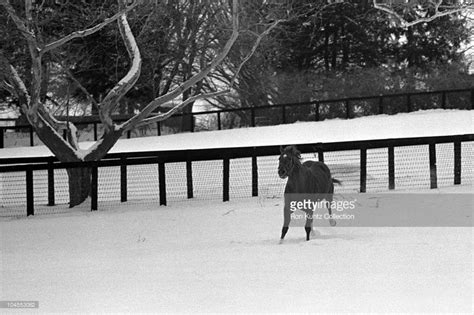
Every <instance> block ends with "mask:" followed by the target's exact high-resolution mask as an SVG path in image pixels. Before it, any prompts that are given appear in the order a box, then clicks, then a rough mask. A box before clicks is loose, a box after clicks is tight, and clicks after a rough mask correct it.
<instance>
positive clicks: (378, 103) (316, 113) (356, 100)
mask: <svg viewBox="0 0 474 315" xmlns="http://www.w3.org/2000/svg"><path fill="white" fill-rule="evenodd" d="M459 93H463V94H465V97H464V99H465V100H464V103H463V104H464V105H463V104H460V103H457V104H450V102H449V96H450V95H453V94H459ZM434 96H435V97H437V100H434V99H432V97H434ZM417 97H423V98H424V101H426V102H427V103H428V104H429V105H426V104H425V105H423V106H421V105H416V99H417ZM394 99H395V103H394V102H393V100H394ZM374 101H375V102H374ZM361 102H362V103H361ZM327 106H329V108H331V107H334V108H336V107H337V106H339V112H338V113H336V114H334V115H333V116H334V117H339V118H346V119H350V118H353V117H355V116H357V115H359V116H360V115H362V116H364V115H365V114H366V113H369V112H370V113H375V114H384V113H385V114H391V113H392V114H393V113H398V112H411V111H414V110H417V109H419V108H423V109H430V108H442V109H446V108H457V109H461V108H463V109H473V108H474V88H470V89H452V90H438V91H428V92H410V93H395V94H383V95H374V96H366V97H350V98H340V99H330V100H317V101H312V102H304V103H287V104H276V105H263V106H255V107H241V108H230V109H221V110H210V111H202V112H195V113H177V114H175V115H173V117H174V118H182V117H189V116H191V118H192V119H191V120H190V121H191V122H192V126H191V131H195V130H196V126H195V123H194V121H195V119H196V118H198V117H202V116H212V117H215V126H214V127H213V129H217V130H221V129H223V127H224V126H223V121H224V116H225V115H228V114H239V115H240V116H241V117H245V119H244V120H245V121H244V122H243V123H241V126H251V127H255V126H258V125H261V124H262V122H261V121H262V120H265V122H264V123H263V124H279V123H290V122H293V121H295V120H312V121H320V120H324V119H325V117H332V116H330V115H329V112H328V111H329V109H327V108H326V107H327ZM368 107H371V110H370V111H368V110H361V108H368ZM325 108H326V109H325ZM357 108H358V109H359V110H357ZM297 109H300V110H302V109H304V110H303V113H301V114H300V115H296V116H295V110H297ZM265 111H272V114H268V113H265ZM259 112H260V113H262V112H264V113H262V114H260V115H259ZM358 112H360V113H358ZM275 113H276V115H274V114H275ZM364 113H365V114H364ZM268 116H271V117H272V118H271V119H270V118H269V117H268ZM334 117H333V118H334ZM112 118H113V120H114V121H116V122H124V121H127V120H128V119H130V118H131V115H113V117H112ZM57 119H59V120H63V121H65V120H67V119H69V121H71V122H73V123H75V124H76V125H77V126H88V125H93V139H94V141H96V140H97V139H98V138H99V127H98V126H100V125H101V124H102V122H101V121H100V119H99V118H98V117H97V116H83V117H64V116H58V117H57ZM2 122H3V124H10V126H0V148H4V146H5V131H6V130H21V129H28V133H29V145H30V146H33V145H34V130H33V128H32V127H31V125H29V124H28V123H23V124H16V120H15V119H7V118H0V123H2ZM162 129H163V128H162V123H160V122H157V123H156V135H158V136H160V135H162V133H163V132H162ZM131 135H132V134H131V132H130V131H128V132H127V134H126V137H127V138H131ZM63 136H64V138H65V137H66V134H65V133H64V135H63Z"/></svg>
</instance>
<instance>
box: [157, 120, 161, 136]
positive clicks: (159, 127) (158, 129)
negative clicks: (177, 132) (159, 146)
mask: <svg viewBox="0 0 474 315" xmlns="http://www.w3.org/2000/svg"><path fill="white" fill-rule="evenodd" d="M156 132H157V134H158V136H161V123H160V122H157V123H156Z"/></svg>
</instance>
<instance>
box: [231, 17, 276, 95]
mask: <svg viewBox="0 0 474 315" xmlns="http://www.w3.org/2000/svg"><path fill="white" fill-rule="evenodd" d="M283 21H284V20H276V21H274V22H273V23H271V24H270V26H269V27H268V28H267V29H266V30H265V31H263V32H262V33H260V34H258V35H257V39H256V40H255V43H254V44H253V46H252V49H251V50H250V52H249V53H248V54H247V56H245V58H244V60H243V61H242V62H241V63H240V64H239V66H238V67H237V70H236V71H235V74H234V76H233V77H232V79H231V80H230V84H229V85H230V87H233V86H234V83H235V80H236V79H237V76H238V75H239V73H240V70H242V67H243V66H244V64H245V63H246V62H247V61H248V60H249V59H250V58H251V57H252V56H253V55H254V53H255V51H256V50H257V48H258V46H259V45H260V42H261V41H262V39H263V37H265V36H266V35H267V34H268V33H270V32H271V30H273V29H274V28H275V27H276V26H277V25H278V24H280V23H281V22H283Z"/></svg>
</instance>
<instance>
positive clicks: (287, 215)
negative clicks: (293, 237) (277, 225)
mask: <svg viewBox="0 0 474 315" xmlns="http://www.w3.org/2000/svg"><path fill="white" fill-rule="evenodd" d="M290 221H291V211H290V208H289V207H288V206H287V205H286V204H285V207H284V208H283V227H282V228H281V238H280V243H281V242H283V239H284V238H285V235H286V233H287V232H288V228H289V226H290Z"/></svg>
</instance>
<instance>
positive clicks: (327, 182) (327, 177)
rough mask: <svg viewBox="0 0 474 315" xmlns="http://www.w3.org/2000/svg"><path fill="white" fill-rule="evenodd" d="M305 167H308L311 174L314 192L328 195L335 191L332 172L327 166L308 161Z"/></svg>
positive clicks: (304, 164)
mask: <svg viewBox="0 0 474 315" xmlns="http://www.w3.org/2000/svg"><path fill="white" fill-rule="evenodd" d="M303 166H304V167H307V168H308V169H309V170H310V172H311V175H312V180H311V182H312V183H311V185H310V186H312V190H313V192H318V193H327V192H331V191H332V190H333V189H334V188H333V187H334V185H333V183H332V177H331V171H330V170H329V167H328V166H327V165H326V164H324V163H323V162H319V161H306V162H304V163H303Z"/></svg>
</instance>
